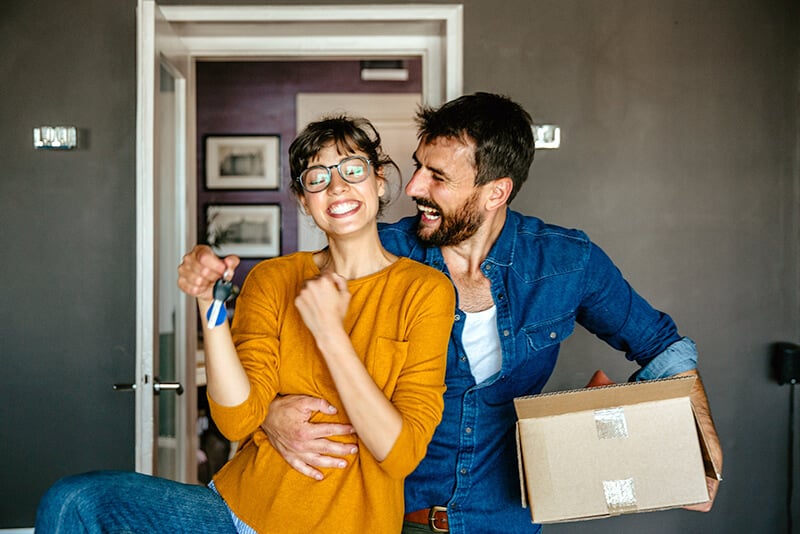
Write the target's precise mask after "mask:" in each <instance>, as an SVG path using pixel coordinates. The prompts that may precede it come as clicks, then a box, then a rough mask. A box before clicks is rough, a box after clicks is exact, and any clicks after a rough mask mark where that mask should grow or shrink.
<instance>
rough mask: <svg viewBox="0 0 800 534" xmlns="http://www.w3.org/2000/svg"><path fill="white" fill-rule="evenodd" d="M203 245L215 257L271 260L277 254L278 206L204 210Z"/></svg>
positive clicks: (243, 206)
mask: <svg viewBox="0 0 800 534" xmlns="http://www.w3.org/2000/svg"><path fill="white" fill-rule="evenodd" d="M206 241H207V242H208V244H209V245H210V246H211V248H213V249H214V252H216V253H217V255H219V256H227V255H229V254H235V255H237V256H239V257H240V258H273V257H275V256H278V255H280V253H281V207H280V205H278V204H240V205H229V204H225V205H223V204H210V205H208V206H206Z"/></svg>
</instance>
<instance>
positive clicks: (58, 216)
mask: <svg viewBox="0 0 800 534" xmlns="http://www.w3.org/2000/svg"><path fill="white" fill-rule="evenodd" d="M164 3H185V4H190V3H201V2H193V1H184V2H174V1H173V2H164ZM202 3H209V2H202ZM219 3H228V4H231V5H233V4H245V3H255V4H280V3H285V2H280V1H274V2H245V1H242V0H233V1H229V2H219ZM305 3H309V4H334V3H337V2H333V1H308V2H305ZM347 3H367V2H353V0H349V1H348V2H347ZM369 3H392V2H369ZM441 3H456V2H441ZM461 3H463V5H464V30H465V43H464V59H465V64H464V90H465V91H466V92H472V91H476V90H490V91H498V92H503V93H506V94H508V95H510V96H511V97H513V98H514V99H516V100H518V101H520V102H521V103H522V104H524V105H525V106H526V107H527V108H528V109H529V110H530V111H531V112H532V114H533V115H534V117H535V118H536V119H537V120H540V121H546V122H553V123H556V124H558V125H560V126H561V127H562V134H563V139H562V145H563V146H562V148H561V149H560V150H558V151H553V152H544V151H542V152H540V153H539V154H537V158H536V161H535V162H534V167H533V172H532V174H531V179H530V181H529V183H528V184H527V185H526V186H525V188H524V189H523V191H522V193H520V195H519V196H518V197H517V199H516V200H515V201H514V207H515V208H516V209H518V210H520V211H522V212H525V213H528V214H535V215H538V216H541V217H543V218H545V219H546V220H549V221H552V222H555V223H559V224H562V225H566V226H573V227H579V228H582V229H584V230H586V231H587V232H588V233H589V234H590V236H592V237H593V238H594V239H595V240H596V241H597V242H598V243H599V244H600V245H601V246H603V247H604V248H605V249H606V250H607V251H608V252H609V254H610V255H611V256H612V257H613V258H614V259H615V261H616V262H617V264H618V265H619V266H620V268H621V269H622V270H623V272H624V273H625V274H626V276H627V277H628V279H629V280H630V281H631V282H632V283H633V284H634V286H635V287H636V288H637V289H638V290H639V291H640V292H641V293H642V294H643V295H644V296H646V297H647V298H648V299H650V300H651V302H653V303H654V304H655V305H657V306H658V307H660V308H662V309H664V310H665V311H667V312H669V313H670V314H672V315H673V317H674V318H675V319H676V320H677V322H678V324H679V325H680V327H681V330H682V332H683V333H684V334H685V335H688V336H690V337H692V338H694V339H695V340H696V341H697V343H698V346H699V349H700V352H701V363H700V365H701V372H702V373H703V377H704V379H705V382H706V387H707V389H708V393H709V397H710V400H711V406H712V410H713V412H714V417H715V419H716V422H717V427H718V430H719V433H720V437H721V439H722V442H723V445H724V448H725V476H726V480H725V481H724V482H723V485H722V488H721V490H720V494H719V497H718V499H717V505H716V507H715V509H714V511H713V512H711V513H710V514H705V515H703V514H694V513H689V512H685V511H681V510H673V511H667V512H658V513H653V514H642V515H638V516H637V515H634V516H626V517H620V518H615V519H608V520H598V521H590V522H586V523H579V524H569V525H554V526H549V527H547V529H546V530H547V531H548V532H550V533H551V534H552V533H557V532H561V533H567V532H577V531H578V530H580V531H582V532H602V533H611V532H640V531H646V532H652V533H659V532H665V533H667V532H669V533H672V532H682V533H683V532H696V533H705V532H784V531H786V527H787V510H786V508H787V507H786V494H787V488H788V482H787V469H788V459H787V452H788V451H787V447H788V438H789V425H788V416H789V389H788V388H789V387H788V386H778V385H777V384H776V383H775V382H773V381H772V380H771V379H770V377H769V372H768V354H769V344H770V343H772V342H774V341H779V340H787V341H794V342H798V341H800V314H799V313H798V309H800V298H799V297H798V292H799V288H800V282H799V281H798V280H799V278H800V275H799V274H798V256H799V253H798V219H799V218H800V207H798V198H799V197H800V192H799V191H800V180H798V130H797V128H798V121H797V117H798V113H797V111H798V110H797V102H798V84H797V80H798V70H799V69H798V51H799V50H800V44H799V43H798V37H797V36H798V35H799V34H800V21H799V19H798V6H797V2H793V1H792V0H772V1H764V0H738V1H731V0H713V1H712V0H707V1H703V2H697V1H695V0H629V1H624V0H610V1H609V0H604V1H600V0H558V1H556V0H504V1H503V2H497V1H494V0H464V1H463V2H461ZM7 4H11V7H9V6H8V5H7ZM133 8H134V1H133V0H126V1H120V0H117V1H115V2H106V1H101V0H94V1H92V0H80V1H75V2H69V3H63V2H55V1H54V0H43V1H39V2H33V1H32V2H15V3H8V2H7V3H4V5H3V7H0V45H2V48H1V49H2V50H3V54H2V56H0V57H1V59H0V75H2V80H3V81H2V84H0V121H2V122H0V123H1V124H2V125H3V127H2V128H0V139H2V140H3V141H4V143H3V146H4V148H5V150H4V151H3V153H2V155H1V156H0V158H2V165H0V223H2V231H0V249H1V250H3V260H4V261H3V262H2V265H0V275H1V276H2V277H3V279H4V280H5V283H4V284H3V290H2V293H0V296H1V297H2V298H0V302H2V304H3V308H2V311H0V351H2V358H1V359H0V362H2V370H3V372H2V373H0V406H2V408H0V410H2V412H0V413H2V417H0V473H3V474H2V477H3V485H4V486H5V487H6V488H9V487H10V488H12V489H13V491H11V492H10V493H11V495H10V497H8V498H4V499H2V503H1V504H0V506H2V508H0V526H14V525H22V524H25V523H28V524H30V523H31V521H32V513H33V512H32V506H33V504H32V503H34V502H35V500H36V498H37V497H38V495H39V494H40V493H41V491H43V489H44V487H45V486H46V485H47V484H49V483H50V482H52V480H53V479H54V478H56V477H57V476H59V475H60V474H63V473H65V472H74V471H80V470H85V469H89V468H103V467H107V466H118V467H123V468H125V467H128V468H129V467H130V466H132V463H133V458H132V454H133V452H132V448H127V449H125V448H124V446H117V442H113V443H112V436H113V437H114V438H120V440H121V441H125V440H127V443H132V440H133V437H132V429H131V428H128V427H127V426H126V427H124V428H97V427H96V426H95V425H93V424H92V422H93V421H94V418H95V416H96V415H97V413H98V412H111V413H113V412H114V411H117V412H122V411H124V410H131V411H132V409H133V407H132V404H126V403H127V402H128V401H124V400H119V397H114V396H113V395H109V394H106V393H105V392H103V393H101V390H102V388H103V387H106V386H105V384H100V383H98V384H82V383H81V377H82V376H83V374H84V368H85V367H84V366H86V365H87V362H88V361H90V356H91V357H94V358H95V359H96V360H98V361H101V362H102V363H101V364H99V365H101V370H102V372H103V373H104V374H105V375H107V376H106V377H105V378H104V380H105V383H110V382H112V381H119V380H120V379H119V378H117V376H118V375H121V374H125V373H126V372H132V367H133V352H132V350H133V348H132V347H133V333H134V324H133V321H134V315H133V314H134V302H133V298H134V287H133V285H134V273H135V264H134V260H135V258H134V242H135V220H134V219H135V206H134V182H135V177H134V161H135V158H134V140H135V120H134V118H135V45H134V43H135V15H134V9H133ZM90 14H91V16H89V15H90ZM73 27H80V28H82V30H81V31H78V32H75V31H73V29H72V28H73ZM48 83H52V84H54V85H55V86H57V87H58V90H53V89H51V88H50V87H48V86H47V84H48ZM44 122H62V123H73V124H77V125H78V126H81V127H83V128H85V129H87V130H88V131H89V137H90V139H89V145H88V148H87V149H85V150H82V151H78V152H75V153H71V154H51V153H44V154H43V153H40V152H35V151H33V150H32V149H31V145H30V136H31V128H32V127H33V126H35V125H37V124H39V123H44ZM68 310H69V311H68ZM621 359H622V358H620V357H619V356H618V355H616V354H614V353H613V352H612V351H610V350H608V349H607V348H605V346H604V345H603V344H602V343H600V342H598V341H596V340H594V339H593V338H591V337H590V336H588V335H586V334H584V333H580V332H579V333H577V334H576V335H575V336H574V337H573V338H572V339H571V340H570V341H568V342H567V344H566V345H565V346H564V349H563V355H562V358H561V361H560V363H559V366H558V368H557V371H556V375H555V376H554V378H553V380H552V381H551V383H550V384H549V386H548V387H549V389H561V388H566V387H575V386H578V385H582V384H583V383H584V382H585V381H586V380H587V379H588V377H589V376H590V375H591V372H592V371H593V370H594V369H596V368H601V367H602V368H604V369H605V370H606V371H607V372H608V373H609V375H611V376H612V378H615V379H617V380H623V379H625V377H626V376H627V375H628V374H629V372H630V371H631V369H630V368H629V366H628V365H626V364H625V362H624V361H620V360H621ZM54 414H57V415H54ZM89 432H98V433H99V434H97V436H99V437H86V434H88V433H89ZM795 443H797V441H796V442H795ZM120 447H121V448H120ZM120 451H122V452H120ZM120 455H122V456H123V457H120ZM795 485H796V486H800V481H798V479H797V477H796V476H795ZM797 507H798V505H797V504H796V505H795V508H797ZM795 515H796V516H797V514H795ZM797 524H800V519H798V518H797V517H795V525H797Z"/></svg>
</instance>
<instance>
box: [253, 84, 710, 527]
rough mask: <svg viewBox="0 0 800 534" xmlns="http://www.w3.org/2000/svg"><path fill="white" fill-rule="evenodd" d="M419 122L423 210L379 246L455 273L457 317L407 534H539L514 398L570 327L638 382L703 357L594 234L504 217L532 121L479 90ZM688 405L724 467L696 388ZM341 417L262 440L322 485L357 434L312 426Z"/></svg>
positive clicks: (388, 230)
mask: <svg viewBox="0 0 800 534" xmlns="http://www.w3.org/2000/svg"><path fill="white" fill-rule="evenodd" d="M418 124H419V127H420V132H419V145H418V146H417V149H416V152H415V153H414V161H415V162H416V171H415V173H414V175H413V177H412V179H411V181H410V182H409V184H408V186H407V187H406V193H407V194H408V195H409V196H410V197H412V198H413V199H414V201H415V202H416V203H417V207H418V209H419V213H418V214H417V216H416V217H412V218H407V219H403V220H401V221H399V222H397V223H395V224H390V225H384V226H383V227H382V228H381V240H382V242H383V243H384V245H385V246H386V248H387V249H388V250H390V251H391V252H393V253H395V254H400V255H404V256H409V257H411V258H413V259H416V260H418V261H421V262H424V263H426V264H428V265H430V266H433V267H435V268H437V269H440V270H442V271H443V272H444V273H445V274H447V275H448V276H449V277H450V279H451V280H452V282H453V284H454V285H455V287H456V290H457V308H456V310H455V314H454V327H453V333H452V336H451V339H450V345H449V352H448V362H447V374H446V385H447V391H446V393H445V409H444V415H443V419H442V423H441V424H440V425H439V427H438V429H437V431H436V433H435V435H434V437H433V441H432V442H431V443H430V445H429V447H428V451H427V455H426V457H425V459H424V460H423V461H422V463H420V465H419V466H418V467H417V469H416V471H415V472H414V473H413V474H412V475H411V476H410V477H409V478H407V479H406V521H405V524H404V530H403V532H404V533H410V532H431V531H435V532H443V531H444V532H446V531H448V530H449V532H452V533H459V534H461V533H481V534H487V533H492V532H503V533H522V532H524V533H534V532H538V530H539V528H540V526H539V525H532V524H531V521H530V513H529V511H528V510H526V509H524V508H522V507H521V505H520V495H519V481H518V473H517V460H516V448H515V437H514V423H515V421H516V414H515V411H514V406H513V402H512V401H513V399H514V398H515V397H518V396H522V395H531V394H536V393H539V392H540V391H541V390H542V388H543V386H544V385H545V383H546V382H547V380H548V378H549V377H550V375H551V373H552V371H553V368H554V367H555V363H556V358H557V356H558V350H559V346H560V344H561V343H562V342H563V341H564V340H565V339H566V338H567V337H568V336H569V335H570V334H571V333H572V331H573V328H574V325H575V323H576V322H577V323H579V324H581V325H582V326H584V327H585V328H587V329H588V330H589V331H590V332H593V333H594V334H595V335H597V336H598V337H599V338H601V339H603V340H604V341H605V342H606V343H608V344H609V345H611V346H613V347H615V348H616V349H618V350H621V351H624V352H625V354H626V357H627V358H628V359H629V360H631V361H635V362H637V363H638V364H639V367H640V368H639V370H637V371H636V373H634V375H633V376H632V377H631V379H634V380H648V379H655V378H663V377H667V376H674V375H681V374H697V371H696V359H697V352H696V349H695V346H694V343H693V342H692V341H691V340H690V339H688V338H685V337H681V336H680V335H679V334H678V331H677V327H676V326H675V324H674V322H673V321H672V319H671V318H670V317H669V316H668V315H666V314H664V313H662V312H659V311H658V310H655V309H653V308H652V307H651V306H650V305H649V304H648V303H647V302H646V301H645V300H644V299H642V298H641V297H640V296H639V295H638V294H637V293H636V292H635V291H634V290H633V289H632V288H631V287H630V286H629V285H628V283H627V282H626V281H625V280H624V279H623V277H622V275H621V273H620V272H619V270H618V269H617V268H616V267H615V266H614V264H613V263H612V262H611V260H610V259H609V258H608V257H607V256H606V255H605V254H604V253H603V251H602V250H600V249H599V248H598V247H597V246H596V245H594V244H593V243H591V241H590V240H589V239H588V237H587V236H586V235H585V234H584V233H582V232H580V231H577V230H567V229H564V228H560V227H556V226H552V225H548V224H545V223H544V222H542V221H541V220H539V219H536V218H534V217H525V216H523V215H521V214H519V213H517V212H514V211H512V210H510V209H509V208H508V204H509V203H510V202H511V200H512V199H513V198H514V196H515V195H516V193H517V192H518V191H519V189H520V187H521V186H522V184H523V182H524V181H525V180H526V179H527V177H528V171H529V168H530V165H531V162H532V161H533V154H534V140H533V137H532V133H531V118H530V116H529V115H528V113H527V112H525V110H524V109H522V108H521V107H520V106H519V105H517V104H516V103H514V102H512V101H511V100H509V99H507V98H505V97H501V96H498V95H492V94H487V93H476V94H473V95H469V96H464V97H461V98H458V99H456V100H453V101H451V102H448V103H446V104H444V105H443V106H442V107H441V108H439V109H435V110H434V109H430V108H427V109H423V110H421V111H420V113H419V114H418ZM692 402H693V404H694V406H695V409H696V411H697V414H698V418H699V421H700V424H701V425H702V426H703V427H704V430H705V432H706V434H707V435H708V436H710V440H711V443H712V451H711V452H712V456H713V458H714V460H715V465H716V466H717V468H718V469H720V470H721V466H722V451H721V448H720V446H719V442H718V440H717V436H716V431H715V429H714V425H713V422H712V420H711V415H710V412H709V410H708V403H707V399H706V395H705V392H704V390H703V386H702V382H701V381H700V380H699V377H698V381H697V386H696V387H695V390H694V391H693V392H692ZM332 410H335V408H333V407H332V406H330V405H329V404H328V403H327V402H326V401H325V400H324V399H310V398H308V397H286V398H282V399H277V400H276V401H274V402H273V404H272V406H271V408H270V415H269V416H268V418H267V420H266V421H265V423H264V425H263V428H264V430H265V431H266V432H267V434H268V436H269V437H270V440H271V441H272V442H273V444H274V445H275V446H276V447H277V448H278V450H279V451H281V453H282V454H283V456H284V458H285V459H286V460H287V461H288V462H289V463H290V464H291V465H293V466H294V467H295V469H297V470H298V471H300V472H302V473H305V474H307V475H308V476H313V477H316V478H318V479H321V478H322V473H321V472H320V471H319V470H318V469H317V468H330V467H343V466H344V465H346V463H345V462H346V460H345V459H344V458H346V456H347V455H348V454H350V453H351V451H350V450H349V446H348V447H343V446H342V445H341V444H339V443H336V442H335V440H329V439H327V438H329V437H331V436H334V435H336V434H343V433H349V432H352V429H350V428H349V427H347V426H342V425H322V424H320V425H314V424H312V423H310V422H309V419H310V417H312V414H313V412H314V411H332ZM708 486H709V493H710V495H711V501H710V502H709V503H706V504H704V505H702V506H696V507H693V509H696V510H700V511H707V510H710V508H711V505H712V503H713V499H714V496H715V495H716V490H717V486H718V480H717V479H708ZM364 513H369V511H368V510H365V511H364ZM436 529H440V530H436Z"/></svg>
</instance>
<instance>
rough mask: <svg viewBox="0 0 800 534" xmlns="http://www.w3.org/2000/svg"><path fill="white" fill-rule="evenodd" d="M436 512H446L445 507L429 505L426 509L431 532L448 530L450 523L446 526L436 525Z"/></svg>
mask: <svg viewBox="0 0 800 534" xmlns="http://www.w3.org/2000/svg"><path fill="white" fill-rule="evenodd" d="M436 512H445V513H447V508H446V507H445V506H431V509H430V510H429V511H428V526H429V527H431V530H432V531H433V532H450V525H447V528H439V527H437V526H436Z"/></svg>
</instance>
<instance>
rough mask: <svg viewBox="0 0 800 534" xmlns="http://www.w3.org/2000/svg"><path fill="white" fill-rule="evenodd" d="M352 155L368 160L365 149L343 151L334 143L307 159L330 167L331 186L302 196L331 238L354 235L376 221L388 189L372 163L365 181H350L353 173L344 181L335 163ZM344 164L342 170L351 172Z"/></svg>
mask: <svg viewBox="0 0 800 534" xmlns="http://www.w3.org/2000/svg"><path fill="white" fill-rule="evenodd" d="M351 156H361V157H363V158H364V159H367V155H366V154H364V153H363V152H354V153H348V154H342V153H340V152H339V150H338V149H337V147H336V145H335V144H333V143H331V144H329V145H326V146H325V147H324V148H323V149H322V150H320V151H319V152H318V153H317V154H316V156H314V157H313V158H312V159H310V160H309V162H308V166H309V167H313V166H315V165H322V166H324V167H330V173H331V179H330V183H329V184H328V187H327V188H326V189H324V190H322V191H319V192H317V193H309V192H308V191H303V195H302V196H301V197H300V203H301V204H302V205H303V207H304V208H305V210H306V213H308V214H309V215H311V217H312V218H313V219H314V222H315V223H316V224H317V226H319V228H320V229H321V230H322V231H324V232H325V234H327V235H328V237H329V238H330V237H332V236H349V235H354V234H357V233H359V232H361V231H364V230H366V229H370V228H372V227H373V226H374V225H375V224H377V216H378V208H379V199H380V197H381V196H382V195H383V194H384V192H385V182H384V179H383V177H381V176H380V175H379V174H378V173H377V172H376V170H375V168H374V167H373V165H372V164H371V163H370V165H369V167H368V172H369V174H368V176H367V177H366V178H365V179H364V180H363V181H361V182H358V183H351V182H352V181H355V180H354V178H353V177H352V175H351V176H349V178H350V182H348V181H346V180H344V179H343V178H342V176H341V174H339V169H338V168H337V167H336V165H338V164H339V163H340V162H341V161H342V160H343V159H345V158H348V157H351ZM343 167H345V168H342V172H345V173H346V174H347V173H348V172H352V169H349V168H346V166H343Z"/></svg>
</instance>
